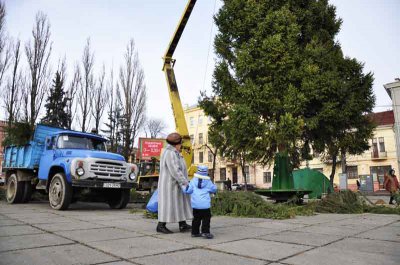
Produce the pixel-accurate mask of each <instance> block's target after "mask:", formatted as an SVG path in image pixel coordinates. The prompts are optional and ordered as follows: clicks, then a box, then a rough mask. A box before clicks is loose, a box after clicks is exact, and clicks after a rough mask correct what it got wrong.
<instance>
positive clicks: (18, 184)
mask: <svg viewBox="0 0 400 265" xmlns="http://www.w3.org/2000/svg"><path fill="white" fill-rule="evenodd" d="M24 184H25V183H24V182H22V181H18V179H17V175H16V174H15V173H13V174H11V176H10V177H9V178H8V180H7V195H6V198H7V202H8V203H20V202H21V201H22V197H23V195H24V188H25V187H24V186H25V185H24Z"/></svg>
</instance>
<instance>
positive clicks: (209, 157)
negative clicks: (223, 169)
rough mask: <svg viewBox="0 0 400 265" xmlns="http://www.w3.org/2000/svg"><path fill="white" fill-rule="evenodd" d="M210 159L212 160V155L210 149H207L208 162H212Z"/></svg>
mask: <svg viewBox="0 0 400 265" xmlns="http://www.w3.org/2000/svg"><path fill="white" fill-rule="evenodd" d="M212 160H213V155H212V153H211V151H208V162H212Z"/></svg>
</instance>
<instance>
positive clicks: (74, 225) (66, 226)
mask: <svg viewBox="0 0 400 265" xmlns="http://www.w3.org/2000/svg"><path fill="white" fill-rule="evenodd" d="M35 226H37V227H39V228H41V229H44V230H46V231H50V232H55V231H69V230H84V229H92V228H104V227H106V226H104V225H99V224H93V223H90V222H82V221H73V222H66V223H56V224H35Z"/></svg>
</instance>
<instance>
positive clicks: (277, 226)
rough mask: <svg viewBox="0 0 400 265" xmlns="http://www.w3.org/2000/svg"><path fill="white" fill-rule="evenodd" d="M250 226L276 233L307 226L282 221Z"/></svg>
mask: <svg viewBox="0 0 400 265" xmlns="http://www.w3.org/2000/svg"><path fill="white" fill-rule="evenodd" d="M248 226H251V227H261V228H267V229H273V230H276V231H284V230H291V229H296V228H301V227H304V226H306V225H305V224H299V223H287V222H280V221H267V222H260V223H251V224H248Z"/></svg>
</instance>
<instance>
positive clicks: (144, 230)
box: [95, 220, 179, 235]
mask: <svg viewBox="0 0 400 265" xmlns="http://www.w3.org/2000/svg"><path fill="white" fill-rule="evenodd" d="M95 222H96V224H101V225H105V226H109V227H115V228H119V229H123V230H128V231H132V232H136V233H140V234H143V235H154V234H157V232H156V227H157V220H153V221H146V220H109V221H104V220H101V221H95ZM167 226H168V228H169V229H171V230H172V231H174V232H179V227H178V224H168V225H167Z"/></svg>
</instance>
